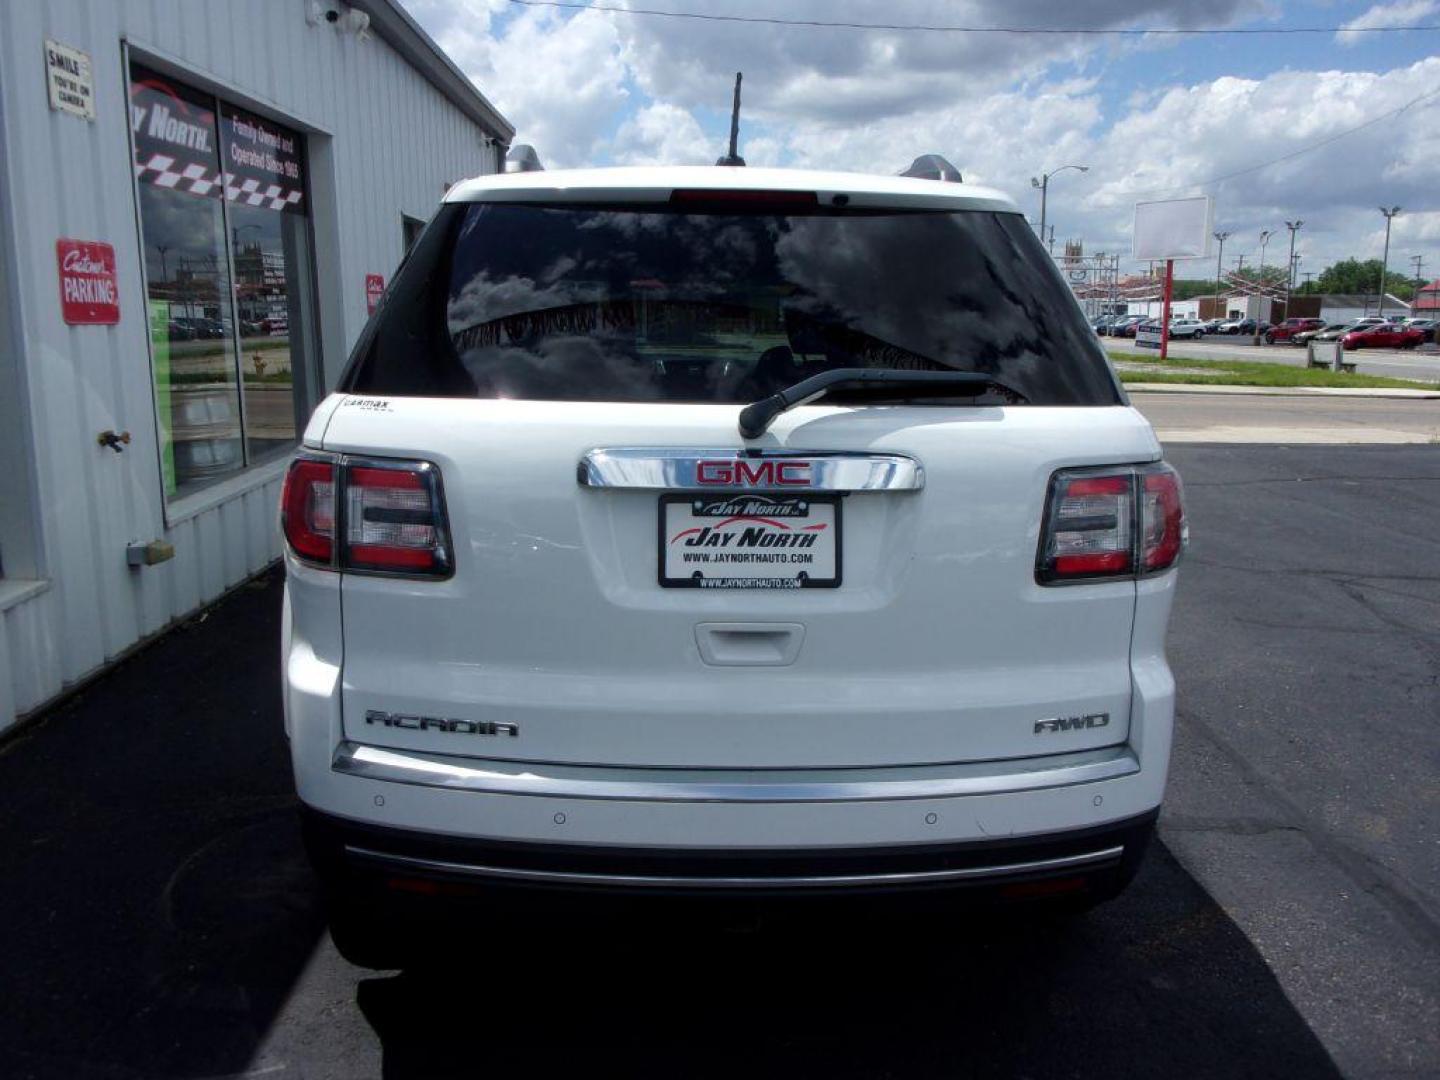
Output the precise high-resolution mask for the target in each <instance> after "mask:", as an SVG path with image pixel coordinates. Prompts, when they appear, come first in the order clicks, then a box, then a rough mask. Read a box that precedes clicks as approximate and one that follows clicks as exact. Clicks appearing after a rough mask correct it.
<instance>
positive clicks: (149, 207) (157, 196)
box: [140, 185, 224, 285]
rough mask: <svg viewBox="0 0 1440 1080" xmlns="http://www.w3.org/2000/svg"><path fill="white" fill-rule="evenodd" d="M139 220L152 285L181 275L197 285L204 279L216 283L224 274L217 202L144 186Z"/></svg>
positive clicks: (141, 190)
mask: <svg viewBox="0 0 1440 1080" xmlns="http://www.w3.org/2000/svg"><path fill="white" fill-rule="evenodd" d="M140 220H141V231H142V234H143V236H144V238H145V268H146V272H147V273H148V275H149V277H150V281H151V283H152V285H158V284H159V283H160V282H162V281H171V282H173V281H175V279H176V278H177V277H178V276H180V275H181V274H182V273H188V274H189V275H190V276H191V277H192V278H193V279H194V280H195V281H196V282H197V284H198V282H199V281H200V280H202V279H203V280H205V281H208V282H211V283H214V282H215V280H216V277H215V275H216V273H217V272H218V273H222V274H223V272H224V267H223V266H222V265H221V263H220V250H221V249H220V245H219V241H218V236H219V232H220V203H219V201H218V200H215V199H201V198H198V197H196V196H194V195H183V194H180V193H179V192H174V191H166V190H164V189H163V188H156V187H152V186H149V185H145V186H142V187H141V188H140ZM162 247H163V248H164V249H165V250H164V253H163V257H162V253H161V250H160V249H161V248H162ZM162 271H163V273H162Z"/></svg>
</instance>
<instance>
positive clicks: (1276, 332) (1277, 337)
mask: <svg viewBox="0 0 1440 1080" xmlns="http://www.w3.org/2000/svg"><path fill="white" fill-rule="evenodd" d="M1324 326H1325V320H1324V319H1307V318H1295V319H1286V320H1285V321H1284V322H1282V323H1281V324H1280V325H1279V326H1272V327H1270V329H1269V330H1266V331H1265V344H1266V345H1274V344H1275V342H1277V341H1289V340H1290V338H1291V337H1292V336H1294V335H1295V334H1299V333H1303V332H1304V331H1306V330H1321V329H1323V328H1324Z"/></svg>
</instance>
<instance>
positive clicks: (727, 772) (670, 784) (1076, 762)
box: [331, 741, 1140, 803]
mask: <svg viewBox="0 0 1440 1080" xmlns="http://www.w3.org/2000/svg"><path fill="white" fill-rule="evenodd" d="M331 768H332V769H333V770H334V771H335V772H337V773H342V774H344V775H347V776H354V777H358V778H361V779H366V780H379V781H384V782H386V783H392V784H415V785H419V786H422V787H435V788H448V789H451V790H460V791H470V792H476V793H482V794H492V795H527V796H537V797H543V798H553V799H618V800H623V801H627V802H680V803H806V802H886V801H893V800H901V799H946V798H955V797H959V796H967V795H1003V794H1008V793H1011V792H1017V791H1037V790H1041V789H1044V788H1057V787H1069V786H1071V785H1074V784H1089V783H1095V782H1096V781H1101V780H1115V779H1119V778H1120V777H1125V776H1131V775H1133V774H1135V773H1138V772H1139V771H1140V761H1139V759H1138V758H1137V757H1136V756H1135V753H1134V751H1133V750H1131V748H1130V747H1129V746H1126V745H1121V746H1111V747H1105V748H1103V749H1100V750H1083V751H1079V752H1076V753H1070V754H1051V755H1046V756H1045V757H1032V758H1017V759H1010V760H1004V761H978V762H961V763H956V764H949V765H922V766H889V767H884V768H873V769H869V768H865V769H755V770H750V769H653V768H652V769H646V768H629V767H611V766H598V765H559V764H544V763H537V762H528V761H526V762H521V761H503V760H494V759H486V758H471V757H457V756H452V755H446V754H427V753H419V752H416V751H413V750H403V751H402V750H391V749H386V748H384V747H379V746H365V745H362V744H360V743H355V742H350V741H345V742H342V743H341V744H340V745H339V746H338V747H336V749H335V756H334V759H333V761H332V763H331Z"/></svg>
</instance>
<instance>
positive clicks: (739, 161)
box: [715, 71, 745, 165]
mask: <svg viewBox="0 0 1440 1080" xmlns="http://www.w3.org/2000/svg"><path fill="white" fill-rule="evenodd" d="M742 78H744V76H743V75H742V74H741V73H740V72H738V71H737V72H735V107H734V108H733V109H732V110H731V112H730V153H728V154H726V155H725V156H724V157H722V158H721V159H720V160H719V161H717V162H715V164H716V165H744V164H745V159H744V158H743V157H741V156H740V154H739V152H738V150H737V148H736V145H735V144H736V143H737V142H739V141H740V80H741V79H742Z"/></svg>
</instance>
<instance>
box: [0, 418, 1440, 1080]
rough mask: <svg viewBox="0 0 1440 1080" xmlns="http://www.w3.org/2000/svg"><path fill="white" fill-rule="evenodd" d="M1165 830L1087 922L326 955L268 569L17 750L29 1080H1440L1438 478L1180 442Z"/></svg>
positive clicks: (1375, 461) (825, 922)
mask: <svg viewBox="0 0 1440 1080" xmlns="http://www.w3.org/2000/svg"><path fill="white" fill-rule="evenodd" d="M1169 456H1170V458H1171V460H1172V461H1174V462H1175V463H1176V464H1177V466H1178V467H1179V468H1180V469H1181V471H1182V474H1183V476H1184V478H1185V482H1186V485H1187V496H1188V500H1189V507H1190V516H1191V523H1192V529H1193V535H1194V542H1193V545H1192V549H1191V551H1190V553H1189V556H1188V560H1187V563H1186V565H1185V566H1184V569H1183V571H1182V575H1183V576H1182V585H1181V589H1180V593H1179V598H1178V602H1177V609H1176V613H1175V618H1174V619H1173V621H1172V624H1171V652H1172V662H1173V664H1174V666H1175V668H1176V671H1177V676H1178V678H1179V682H1180V689H1181V706H1180V715H1179V728H1178V735H1177V750H1176V758H1175V761H1174V764H1173V768H1172V781H1171V791H1170V796H1169V799H1168V801H1167V807H1166V812H1165V815H1164V817H1163V819H1162V829H1161V839H1162V843H1160V844H1158V845H1156V846H1155V847H1153V848H1152V849H1151V853H1150V856H1149V858H1148V861H1147V864H1146V866H1145V868H1144V869H1143V871H1142V873H1141V875H1140V877H1139V878H1138V880H1137V881H1136V883H1135V885H1134V886H1133V887H1132V889H1131V890H1130V891H1129V892H1128V893H1127V894H1125V895H1124V896H1123V897H1122V898H1121V899H1119V900H1118V901H1116V902H1114V903H1113V904H1111V905H1109V906H1107V907H1106V908H1104V909H1102V910H1100V911H1097V912H1095V913H1092V914H1091V915H1089V916H1087V917H1085V918H1084V919H1083V920H1080V921H1078V922H1076V923H1074V924H1060V925H1056V924H1051V923H1037V924H1027V923H1025V922H1024V921H1018V922H1017V921H1007V922H1003V923H998V922H995V921H992V920H976V919H974V918H957V919H954V920H950V919H946V918H939V919H934V918H931V919H926V920H923V921H918V922H911V921H885V920H854V919H852V918H849V917H847V916H846V915H845V913H843V912H837V913H833V914H831V913H827V914H825V915H821V916H817V917H816V918H815V919H814V920H813V921H812V922H811V923H809V924H808V925H804V926H800V927H796V926H794V925H787V926H786V928H785V929H784V930H783V931H782V930H779V929H777V928H775V927H771V926H766V925H761V926H758V927H757V926H754V925H743V926H736V927H722V928H715V927H707V928H705V929H704V930H703V931H702V930H699V929H697V928H695V927H693V926H690V925H687V924H686V923H685V922H684V921H683V920H678V919H671V920H664V921H663V922H661V923H657V924H655V925H652V926H649V927H647V928H646V929H645V930H644V932H639V933H634V934H632V935H628V936H625V937H621V938H610V939H606V940H600V941H596V940H585V939H577V938H576V937H575V936H574V935H573V934H569V933H567V928H566V927H563V926H556V927H554V928H553V933H552V932H550V928H543V929H542V930H537V929H535V928H526V929H525V932H524V933H523V934H517V933H516V932H515V930H514V929H513V928H510V927H507V926H505V925H497V924H495V923H494V922H491V921H487V920H486V919H485V918H484V917H483V915H482V916H480V917H477V918H476V920H475V922H474V926H473V937H472V938H471V940H469V941H467V942H464V943H463V944H464V945H465V946H466V947H465V948H463V949H457V950H456V952H455V953H454V954H453V955H452V956H447V957H445V958H443V963H442V964H441V965H439V966H437V968H436V969H435V970H433V971H426V972H423V973H421V972H415V973H410V972H407V973H403V974H393V973H374V972H366V971H359V970H357V969H354V968H351V967H349V966H348V965H346V964H345V963H344V962H343V961H342V960H340V958H339V957H338V956H337V955H336V954H335V953H334V951H333V949H332V948H331V947H330V945H329V942H328V939H327V938H326V937H325V935H324V932H323V929H322V926H321V922H320V917H319V911H318V905H317V901H316V896H315V890H314V883H313V881H312V879H311V877H310V875H309V871H308V869H307V868H306V865H305V862H304V859H303V856H302V855H301V852H300V847H299V836H298V829H297V827H296V822H295V818H294V803H293V795H292V793H291V785H290V779H289V774H288V764H287V760H286V753H285V747H284V743H283V738H282V736H281V733H280V722H279V715H278V693H279V678H278V674H279V673H278V670H277V669H278V664H277V662H276V660H277V632H278V620H279V578H278V575H277V574H276V573H274V572H272V573H270V574H269V575H267V576H264V577H262V578H260V579H257V580H256V581H254V582H252V583H251V584H249V585H247V586H245V587H243V588H242V589H240V590H238V591H237V592H236V593H235V594H233V595H232V596H231V597H230V598H229V599H227V600H226V601H225V602H224V603H222V604H221V605H220V606H219V607H217V608H215V609H213V610H212V611H211V612H209V613H207V614H206V615H205V616H203V617H199V618H197V619H195V620H192V621H191V622H189V623H187V624H186V625H185V626H183V627H182V628H180V629H179V630H177V631H176V632H175V633H173V634H171V635H169V636H167V637H166V638H164V639H162V640H161V641H159V642H158V643H157V644H156V645H154V646H152V647H151V648H149V649H147V650H145V651H144V652H142V653H141V654H139V655H138V656H137V657H136V658H134V659H132V660H131V661H129V662H128V663H126V664H124V665H122V666H121V667H120V668H118V669H117V670H116V671H114V672H113V673H112V674H110V675H109V676H107V677H106V678H104V679H102V680H100V681H98V682H97V683H95V684H93V685H92V686H91V687H89V688H87V689H86V690H84V691H83V692H82V693H80V694H79V695H77V696H76V697H74V698H73V699H71V700H70V701H68V702H67V703H65V704H64V705H62V706H61V707H59V708H57V709H55V710H54V711H53V712H52V713H51V714H49V716H48V717H47V718H46V719H44V720H43V721H42V722H41V723H39V724H36V725H33V726H31V727H30V728H29V729H27V730H26V731H25V732H23V733H22V734H21V735H20V736H19V737H18V738H14V739H11V740H9V741H8V742H7V743H6V745H5V746H4V747H3V750H0V830H3V833H4V836H5V837H6V859H5V866H6V870H5V880H4V887H3V889H0V915H3V920H0V955H3V956H4V957H5V963H4V964H3V965H0V995H3V998H4V1000H5V1001H6V1002H7V1008H6V1009H5V1010H4V1011H3V1012H0V1075H4V1076H6V1077H13V1078H17V1080H18V1078H27V1077H34V1078H40V1077H44V1078H50V1077H57V1078H59V1077H64V1078H67V1080H69V1078H75V1080H84V1078H90V1077H94V1078H131V1077H227V1076H247V1077H248V1076H255V1077H261V1076H263V1077H306V1078H318V1077H369V1076H386V1077H412V1076H462V1075H463V1076H470V1075H478V1074H482V1073H488V1074H492V1075H522V1074H528V1075H534V1074H547V1073H556V1074H561V1073H565V1074H569V1073H581V1072H584V1073H586V1074H601V1075H604V1074H617V1073H618V1074H625V1075H665V1076H722V1075H723V1076H733V1075H736V1074H742V1073H743V1074H748V1075H777V1076H827V1077H829V1076H893V1077H899V1076H937V1075H947V1076H949V1075H977V1076H1052V1075H1063V1076H1106V1077H1109V1076H1118V1075H1124V1076H1217V1077H1218V1076H1226V1077H1230V1076H1257V1077H1258V1076H1266V1077H1271V1076H1307V1077H1308V1076H1327V1075H1349V1076H1375V1077H1380V1076H1385V1077H1396V1076H1417V1077H1418V1076H1430V1075H1435V1074H1436V1071H1437V1068H1440V779H1437V778H1440V738H1437V734H1436V727H1435V721H1436V718H1437V717H1440V618H1437V614H1440V574H1437V572H1436V570H1435V567H1436V565H1437V562H1440V559H1437V556H1440V453H1437V451H1436V449H1435V448H1434V447H1428V446H1384V447H1374V446H1365V447H1350V446H1286V445H1275V446H1249V445H1227V446H1213V445H1200V444H1197V445H1184V446H1176V447H1173V448H1172V449H1171V450H1170V452H1169Z"/></svg>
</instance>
